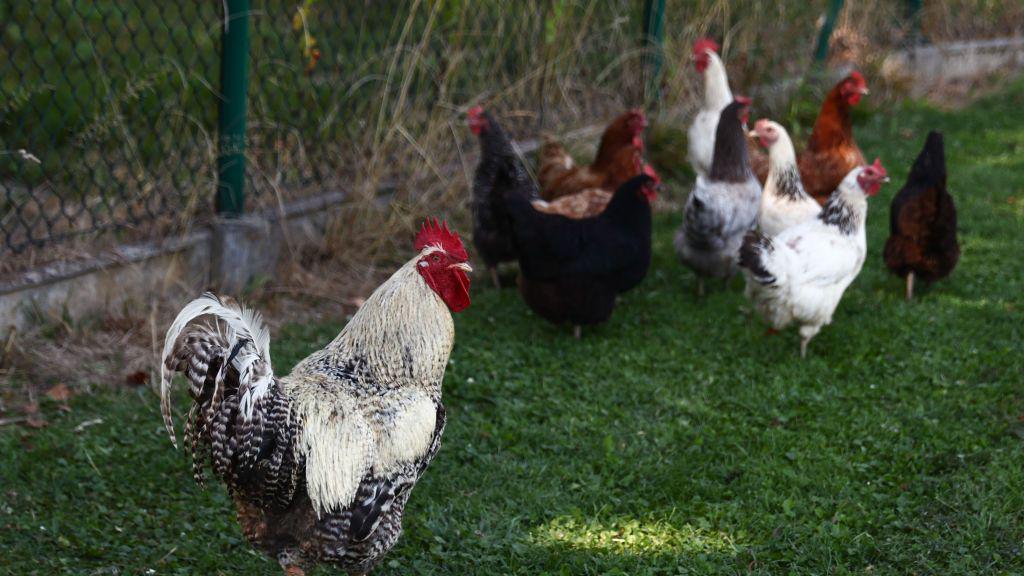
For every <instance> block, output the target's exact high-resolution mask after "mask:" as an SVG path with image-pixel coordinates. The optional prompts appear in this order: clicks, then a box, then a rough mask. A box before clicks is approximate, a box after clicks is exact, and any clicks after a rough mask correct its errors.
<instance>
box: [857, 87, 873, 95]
mask: <svg viewBox="0 0 1024 576" xmlns="http://www.w3.org/2000/svg"><path fill="white" fill-rule="evenodd" d="M858 92H860V93H861V94H863V95H864V96H867V95H868V94H871V91H870V90H868V89H867V88H861V89H860V90H858Z"/></svg>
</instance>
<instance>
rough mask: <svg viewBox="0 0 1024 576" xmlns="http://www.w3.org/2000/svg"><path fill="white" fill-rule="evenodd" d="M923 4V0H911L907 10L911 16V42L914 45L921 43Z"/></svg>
mask: <svg viewBox="0 0 1024 576" xmlns="http://www.w3.org/2000/svg"><path fill="white" fill-rule="evenodd" d="M923 5H924V1H923V0H909V1H908V2H907V12H908V16H909V17H910V43H911V45H913V46H917V45H918V44H920V43H921V8H922V7H923Z"/></svg>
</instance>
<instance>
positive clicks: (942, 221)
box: [884, 131, 960, 300]
mask: <svg viewBox="0 0 1024 576" xmlns="http://www.w3.org/2000/svg"><path fill="white" fill-rule="evenodd" d="M884 256H885V264H886V266H888V267H889V270H891V271H892V272H893V274H896V275H897V276H902V277H905V278H906V282H907V288H906V299H907V300H910V299H911V298H913V297H914V278H915V277H920V278H921V279H922V280H924V281H925V282H934V281H936V280H941V279H943V278H945V277H946V276H949V273H950V272H952V271H953V268H955V267H956V263H957V261H958V260H959V259H960V244H959V243H958V242H957V238H956V205H955V204H954V203H953V197H952V196H950V195H949V192H947V191H946V157H945V153H944V151H943V146H942V134H940V133H939V132H934V131H933V132H930V133H928V139H927V140H926V141H925V144H924V149H923V150H921V154H920V155H919V156H918V157H917V160H916V161H915V162H914V166H913V168H911V169H910V176H909V177H907V184H906V185H905V186H904V187H903V188H902V189H901V190H900V191H899V193H898V194H896V196H895V197H894V198H893V199H892V208H891V212H890V218H889V239H888V240H886V242H885V252H884Z"/></svg>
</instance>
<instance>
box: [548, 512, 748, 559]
mask: <svg viewBox="0 0 1024 576" xmlns="http://www.w3.org/2000/svg"><path fill="white" fill-rule="evenodd" d="M705 523H706V521H705ZM533 539H534V541H536V542H538V543H540V544H543V543H545V542H548V541H554V542H560V543H562V544H565V545H567V546H569V547H572V548H574V549H578V550H592V551H600V552H614V553H623V552H629V553H634V554H659V555H660V554H694V553H707V552H718V553H727V554H735V553H736V551H737V550H736V545H735V543H734V542H733V540H732V538H731V537H729V535H728V534H724V533H722V532H718V531H714V530H710V529H707V528H700V527H697V526H693V525H690V524H684V525H682V526H675V525H672V524H670V523H668V522H665V521H661V520H656V521H653V522H649V523H648V522H642V521H640V520H636V519H632V518H618V519H611V520H608V521H606V522H600V521H597V520H593V519H585V518H581V517H574V516H560V517H557V518H554V519H552V520H551V521H550V522H549V523H547V524H545V525H544V526H541V527H538V528H537V529H535V530H534V531H533Z"/></svg>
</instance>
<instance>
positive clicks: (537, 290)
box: [505, 174, 656, 338]
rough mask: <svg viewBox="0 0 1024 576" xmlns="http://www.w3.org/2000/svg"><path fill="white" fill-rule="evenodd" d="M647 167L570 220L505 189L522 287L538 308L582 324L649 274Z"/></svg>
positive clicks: (608, 310)
mask: <svg viewBox="0 0 1024 576" xmlns="http://www.w3.org/2000/svg"><path fill="white" fill-rule="evenodd" d="M655 183H656V180H655V179H654V178H652V177H650V176H648V175H646V174H644V175H640V176H636V177H634V178H632V179H630V180H628V181H627V182H626V183H625V184H623V185H622V186H620V187H619V189H618V190H616V192H615V194H614V196H613V197H612V200H611V202H609V204H608V207H607V208H606V209H605V211H604V212H602V213H601V214H600V215H598V216H595V217H593V218H586V219H582V220H575V219H571V218H566V217H565V216H560V215H555V214H545V213H542V212H538V211H537V210H535V209H534V207H533V205H532V204H531V203H530V201H529V199H528V198H527V197H526V196H525V195H523V194H507V195H506V196H505V207H506V213H507V215H508V216H509V218H510V219H511V221H512V224H513V226H512V229H513V232H514V234H515V243H516V249H517V251H518V253H519V270H520V281H519V291H520V293H521V294H522V296H523V300H525V301H526V304H527V305H528V306H529V307H530V308H531V309H532V310H533V311H534V312H536V313H537V314H538V315H540V316H542V317H543V318H545V319H547V320H548V321H550V322H553V323H555V324H562V323H566V322H567V323H570V324H572V325H573V326H574V327H575V335H576V337H577V338H579V337H580V327H581V326H588V325H593V324H598V323H601V322H604V321H606V320H608V318H609V317H610V316H611V314H612V310H613V309H614V307H615V300H616V297H617V296H618V295H619V294H621V293H623V292H625V291H627V290H629V289H631V288H633V287H634V286H636V285H637V284H639V283H640V281H642V280H643V279H644V277H645V276H646V275H647V269H648V268H649V266H650V263H651V205H650V203H651V201H652V200H653V199H654V197H655V196H656V192H655V186H656V184H655Z"/></svg>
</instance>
